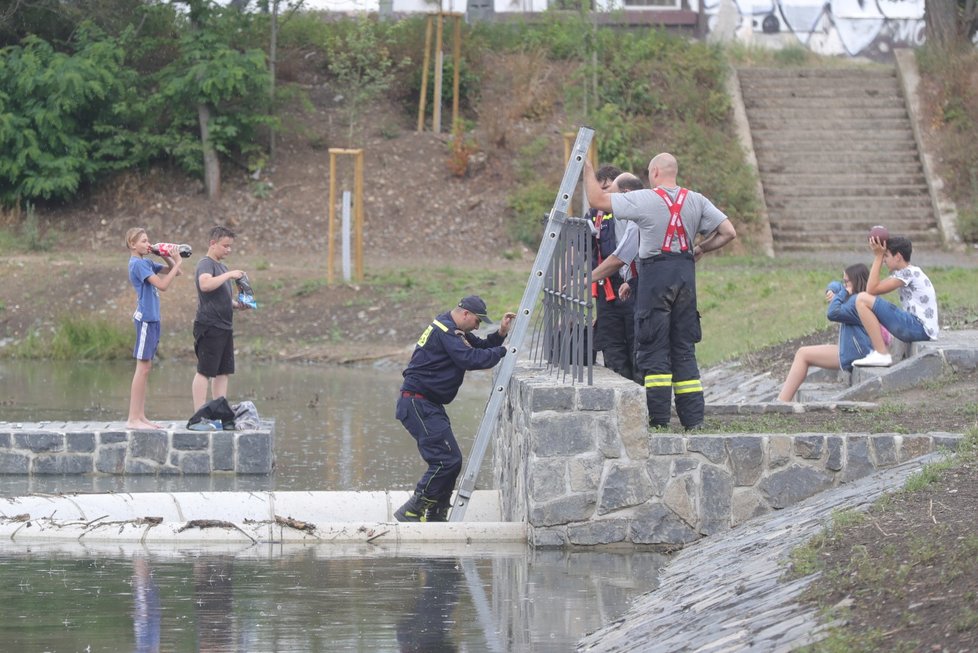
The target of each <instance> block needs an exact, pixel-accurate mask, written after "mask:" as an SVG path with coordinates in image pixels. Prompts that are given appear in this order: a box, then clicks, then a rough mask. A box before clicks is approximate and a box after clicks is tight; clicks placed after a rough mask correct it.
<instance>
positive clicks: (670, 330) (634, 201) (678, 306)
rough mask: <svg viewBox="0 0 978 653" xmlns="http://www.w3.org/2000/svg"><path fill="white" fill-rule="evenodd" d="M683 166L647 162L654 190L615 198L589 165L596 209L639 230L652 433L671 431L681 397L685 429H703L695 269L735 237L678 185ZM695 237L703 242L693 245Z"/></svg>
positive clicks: (670, 160) (587, 177)
mask: <svg viewBox="0 0 978 653" xmlns="http://www.w3.org/2000/svg"><path fill="white" fill-rule="evenodd" d="M678 173H679V165H678V163H677V162H676V158H675V157H674V156H672V155H671V154H668V153H661V154H657V155H656V156H655V157H654V158H653V159H652V161H650V162H649V182H650V183H651V185H652V190H638V191H633V192H630V193H627V194H623V193H617V194H611V193H608V192H606V191H604V190H602V189H601V186H600V185H599V184H598V183H597V180H596V179H595V177H594V170H593V169H592V167H591V166H590V165H588V163H587V162H586V161H585V164H584V188H585V191H586V192H587V198H588V202H589V203H590V205H591V206H592V207H594V208H596V209H600V210H604V211H608V210H611V211H612V212H613V213H614V216H615V219H616V220H633V221H634V222H635V223H636V224H637V225H638V227H639V233H640V241H639V261H640V263H639V272H638V274H639V278H640V279H641V284H640V286H639V291H638V302H637V305H636V308H635V311H636V314H635V340H636V344H635V347H636V354H635V360H636V364H637V366H638V368H639V369H640V370H641V372H642V373H643V376H644V379H645V394H646V400H647V403H648V407H649V426H651V427H652V428H655V429H659V428H666V427H668V425H669V418H670V414H671V407H672V397H673V395H674V394H675V400H676V413H677V414H678V415H679V421H680V422H681V423H682V425H683V426H684V427H685V428H686V429H687V430H690V429H696V428H699V427H700V426H701V425H702V424H703V415H704V400H703V385H702V383H701V382H700V372H699V368H698V366H697V365H696V343H697V342H699V341H700V337H701V331H700V317H699V313H698V312H697V310H696V274H695V262H696V260H698V259H699V258H700V257H701V256H702V255H703V254H704V253H706V252H711V251H714V250H717V249H720V248H721V247H723V246H724V245H726V244H727V243H729V242H730V241H731V240H733V239H734V238H736V237H737V232H736V230H735V229H734V227H733V225H732V224H731V223H730V220H728V219H727V216H726V215H724V214H723V212H722V211H720V210H719V209H718V208H717V207H715V206H714V205H713V203H712V202H710V200H708V199H706V198H705V197H704V196H703V195H700V194H699V193H697V192H695V191H691V190H687V189H685V188H681V187H679V186H678V184H677V183H676V177H677V175H678ZM697 234H699V235H702V236H704V238H703V239H702V240H701V241H700V243H699V244H694V239H695V238H696V236H697Z"/></svg>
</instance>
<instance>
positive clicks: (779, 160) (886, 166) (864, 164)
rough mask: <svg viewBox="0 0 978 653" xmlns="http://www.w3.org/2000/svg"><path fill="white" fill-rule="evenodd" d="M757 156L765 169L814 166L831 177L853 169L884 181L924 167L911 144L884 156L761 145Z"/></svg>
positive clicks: (865, 151) (815, 169) (808, 167)
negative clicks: (797, 152)
mask: <svg viewBox="0 0 978 653" xmlns="http://www.w3.org/2000/svg"><path fill="white" fill-rule="evenodd" d="M756 156H757V161H758V165H759V166H760V167H761V170H762V171H765V172H775V173H776V172H779V171H783V172H787V173H789V174H800V173H801V171H806V170H811V171H812V172H817V173H818V174H819V175H827V176H828V177H830V178H839V177H846V176H849V175H851V174H853V172H859V173H860V174H863V175H866V176H867V177H870V178H875V180H879V181H882V180H885V178H886V176H887V175H889V174H893V173H898V174H899V173H902V172H906V171H919V170H922V167H921V165H920V158H919V157H918V155H917V150H916V149H911V148H905V149H902V150H897V151H894V152H889V153H887V155H886V156H885V157H881V156H880V155H879V153H878V152H877V151H874V150H870V149H868V148H867V149H863V150H846V151H845V152H838V153H836V152H831V151H821V152H805V153H804V154H803V155H795V153H794V152H783V151H780V152H779V151H778V150H775V149H771V148H768V147H765V148H764V149H759V150H758V151H757V152H756ZM779 168H780V170H779ZM792 171H798V172H792Z"/></svg>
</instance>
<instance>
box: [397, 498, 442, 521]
mask: <svg viewBox="0 0 978 653" xmlns="http://www.w3.org/2000/svg"><path fill="white" fill-rule="evenodd" d="M437 503H438V502H437V501H436V500H435V499H429V498H428V497H426V496H424V495H422V494H421V493H420V492H415V493H414V494H413V495H411V498H410V499H408V500H407V501H406V502H405V503H404V505H403V506H401V507H400V508H398V509H397V510H396V511H394V519H396V520H397V521H421V522H428V521H445V520H444V519H433V517H435V514H436V508H435V506H436V505H437Z"/></svg>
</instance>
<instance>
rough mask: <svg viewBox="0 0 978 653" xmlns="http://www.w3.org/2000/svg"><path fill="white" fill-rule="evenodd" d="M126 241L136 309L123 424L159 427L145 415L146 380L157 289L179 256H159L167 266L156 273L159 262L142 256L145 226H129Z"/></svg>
mask: <svg viewBox="0 0 978 653" xmlns="http://www.w3.org/2000/svg"><path fill="white" fill-rule="evenodd" d="M126 244H127V245H128V246H129V254H130V256H129V282H130V283H132V287H133V288H134V289H135V290H136V312H135V313H133V316H132V321H133V324H134V325H135V326H136V345H135V347H133V350H132V355H133V358H135V359H136V372H135V373H134V374H133V375H132V388H131V390H130V392H129V419H128V420H127V421H126V426H127V427H128V428H131V429H159V428H163V427H162V426H160V425H159V424H156V423H154V422H151V421H149V420H148V419H146V384H147V382H148V380H149V372H150V370H152V369H153V357H154V356H155V355H156V346H157V345H158V344H159V342H160V293H161V292H163V291H165V290H166V289H167V288H169V287H170V283H171V282H172V281H173V279H174V277H176V276H177V275H179V274H180V264H181V263H182V262H183V259H181V258H179V257H177V259H176V260H174V259H172V258H170V257H169V256H165V257H163V260H164V261H165V262H166V268H167V270H166V274H164V275H163V276H162V277H161V276H159V274H158V273H159V272H161V271H162V270H163V266H162V265H161V264H159V263H155V262H153V261H149V260H147V259H146V255H147V254H149V236H148V235H147V234H146V230H145V229H141V228H139V227H133V228H132V229H130V230H129V231H128V232H127V233H126Z"/></svg>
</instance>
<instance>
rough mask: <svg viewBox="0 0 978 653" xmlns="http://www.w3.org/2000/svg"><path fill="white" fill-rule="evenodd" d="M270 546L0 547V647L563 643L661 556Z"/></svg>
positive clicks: (647, 581)
mask: <svg viewBox="0 0 978 653" xmlns="http://www.w3.org/2000/svg"><path fill="white" fill-rule="evenodd" d="M276 549H277V547H269V548H267V549H263V550H262V551H261V552H259V551H256V550H248V551H246V552H243V553H238V554H225V553H221V554H215V553H212V552H208V551H201V550H183V551H178V552H177V551H172V552H159V551H153V552H148V551H145V550H143V551H139V550H136V551H134V552H130V551H123V550H120V549H115V550H114V551H113V550H112V549H106V550H105V551H97V550H92V549H81V548H80V547H79V549H78V552H77V553H75V554H73V553H72V552H71V551H66V550H64V549H59V550H57V551H54V550H47V551H45V550H43V549H42V550H40V551H29V550H12V549H9V548H7V549H0V601H2V605H4V619H3V621H2V622H0V638H2V641H3V642H4V644H3V649H4V650H11V651H42V650H43V651H80V650H86V648H87V647H90V650H92V651H96V650H111V651H122V650H134V651H139V652H143V651H220V652H232V651H233V652H255V651H276V652H289V651H347V650H355V651H371V652H375V651H379V652H383V651H390V652H392V653H393V652H399V653H405V652H408V651H425V652H426V653H431V652H438V651H493V652H495V651H500V652H508V651H568V650H572V649H573V648H574V645H575V644H576V642H577V641H578V640H579V639H580V638H581V637H582V636H583V635H584V634H586V633H587V632H590V631H593V630H594V629H596V628H598V627H599V626H600V625H601V624H603V623H606V622H608V621H611V620H613V619H616V618H617V617H619V616H620V615H621V614H622V613H623V612H624V610H625V609H626V607H627V604H628V602H629V601H631V600H632V599H634V598H635V597H636V596H638V595H639V594H641V593H644V592H645V591H646V590H648V589H651V588H652V587H654V585H655V584H656V582H657V573H658V572H657V570H658V569H659V568H660V567H661V566H662V565H663V564H664V562H665V558H664V557H663V556H661V555H659V554H654V553H636V552H631V553H624V552H615V553H601V554H594V553H588V554H583V555H585V556H586V557H585V558H579V557H576V555H575V554H571V553H567V552H558V551H537V552H525V551H524V552H513V551H512V550H509V551H497V552H485V551H481V552H473V553H476V555H468V554H462V553H459V554H458V555H445V554H443V555H441V556H440V557H429V558H426V557H415V556H408V557H399V556H397V555H390V554H386V553H385V554H381V555H374V556H363V555H360V556H352V557H346V556H343V555H337V554H336V550H335V548H330V547H325V548H308V549H302V548H296V549H283V550H276ZM76 555H78V556H83V557H75V556H76ZM579 555H580V554H579ZM585 560H586V563H587V564H584V565H582V564H581V563H582V562H585Z"/></svg>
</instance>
